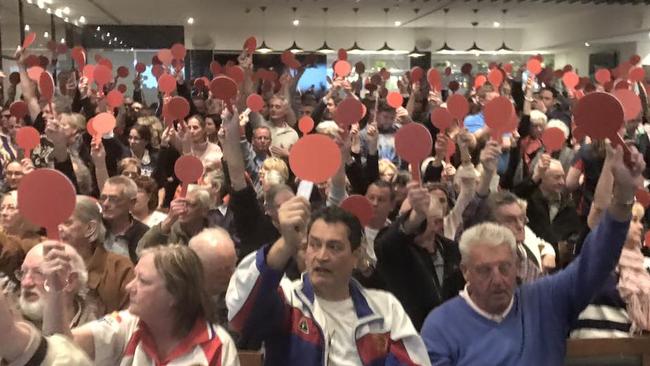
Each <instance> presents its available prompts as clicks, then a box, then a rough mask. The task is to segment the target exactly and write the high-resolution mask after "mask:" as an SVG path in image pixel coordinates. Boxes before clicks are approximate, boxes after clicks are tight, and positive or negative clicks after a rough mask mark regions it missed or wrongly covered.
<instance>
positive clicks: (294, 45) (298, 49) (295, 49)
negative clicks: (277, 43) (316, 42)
mask: <svg viewBox="0 0 650 366" xmlns="http://www.w3.org/2000/svg"><path fill="white" fill-rule="evenodd" d="M287 51H291V53H300V52H302V51H304V50H303V49H302V47H300V46H298V44H297V43H296V41H293V43H292V44H291V46H290V47H289V48H287Z"/></svg>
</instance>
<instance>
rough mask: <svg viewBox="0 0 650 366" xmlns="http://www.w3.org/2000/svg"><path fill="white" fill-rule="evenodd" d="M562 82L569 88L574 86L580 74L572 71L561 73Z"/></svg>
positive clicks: (571, 88)
mask: <svg viewBox="0 0 650 366" xmlns="http://www.w3.org/2000/svg"><path fill="white" fill-rule="evenodd" d="M562 82H564V85H565V86H566V87H567V89H569V90H573V89H575V88H576V85H578V83H579V82H580V76H578V74H576V73H575V72H573V71H567V72H565V73H564V75H562Z"/></svg>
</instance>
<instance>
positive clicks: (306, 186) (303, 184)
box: [297, 180, 314, 201]
mask: <svg viewBox="0 0 650 366" xmlns="http://www.w3.org/2000/svg"><path fill="white" fill-rule="evenodd" d="M312 189H314V182H310V181H308V180H301V181H300V184H299V185H298V192H297V195H298V196H300V197H305V199H306V200H307V201H309V198H310V197H311V191H312Z"/></svg>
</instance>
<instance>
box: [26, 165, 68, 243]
mask: <svg viewBox="0 0 650 366" xmlns="http://www.w3.org/2000/svg"><path fill="white" fill-rule="evenodd" d="M75 202H76V192H75V189H74V186H73V185H72V182H70V180H69V179H68V177H66V176H65V175H63V174H62V173H61V172H59V171H58V170H54V169H37V170H34V171H33V172H31V173H29V174H27V175H26V176H24V177H23V179H22V180H21V181H20V184H19V185H18V210H19V211H20V214H21V215H22V216H23V217H24V218H25V219H27V220H28V221H29V222H31V223H32V224H34V225H38V226H41V227H44V228H45V230H46V232H47V237H48V238H50V239H52V240H59V229H58V225H59V224H60V223H62V222H63V221H65V220H67V219H68V218H69V217H70V215H72V212H73V211H74V207H75Z"/></svg>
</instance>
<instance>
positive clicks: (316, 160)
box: [289, 134, 342, 200]
mask: <svg viewBox="0 0 650 366" xmlns="http://www.w3.org/2000/svg"><path fill="white" fill-rule="evenodd" d="M341 160H342V159H341V150H340V149H339V147H338V145H336V142H334V140H332V139H331V138H330V137H328V136H325V135H319V134H312V135H306V136H304V137H303V138H301V139H300V140H298V142H296V143H295V144H294V145H293V146H292V147H291V151H290V152H289V166H290V167H291V171H293V173H294V174H295V175H296V177H298V178H300V180H301V181H300V185H299V186H298V195H299V196H302V197H304V198H306V199H307V200H309V197H310V196H311V191H312V188H313V186H314V183H323V182H325V181H327V180H328V179H330V178H331V177H332V176H334V174H336V172H337V171H338V170H339V168H340V167H341Z"/></svg>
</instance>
